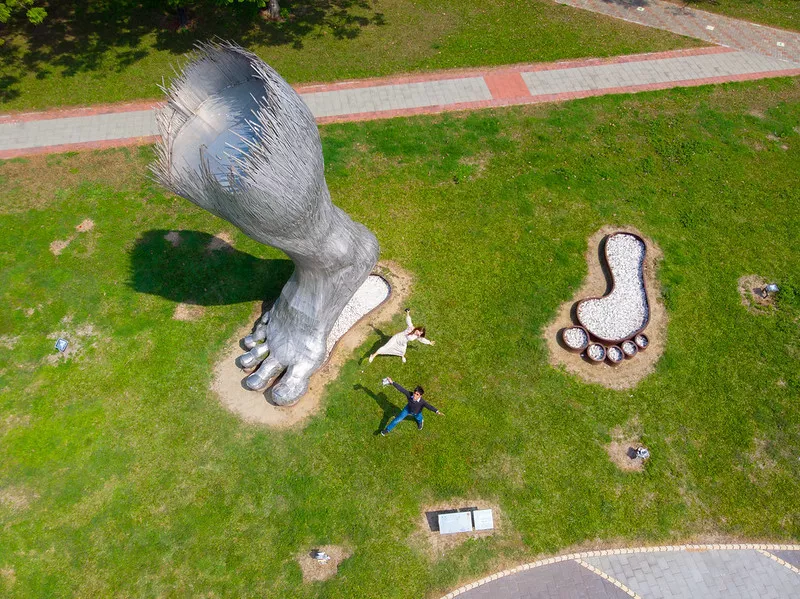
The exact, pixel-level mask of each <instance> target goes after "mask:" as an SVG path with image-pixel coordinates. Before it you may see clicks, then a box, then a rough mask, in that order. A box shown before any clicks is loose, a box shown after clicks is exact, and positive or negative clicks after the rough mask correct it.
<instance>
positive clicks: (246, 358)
mask: <svg viewBox="0 0 800 599" xmlns="http://www.w3.org/2000/svg"><path fill="white" fill-rule="evenodd" d="M245 343H246V340H245ZM268 353H269V347H267V344H266V343H262V344H261V345H257V346H256V347H254V348H253V349H251V350H250V351H249V352H247V353H246V354H242V355H241V356H239V366H240V367H241V368H253V366H256V365H257V364H258V363H259V362H261V360H263V359H264V356H266V355H267V354H268Z"/></svg>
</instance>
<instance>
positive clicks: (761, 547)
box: [441, 543, 800, 599]
mask: <svg viewBox="0 0 800 599" xmlns="http://www.w3.org/2000/svg"><path fill="white" fill-rule="evenodd" d="M746 549H755V550H757V551H800V545H794V544H785V545H782V544H776V543H728V544H724V543H723V544H714V545H708V544H699V545H692V544H686V545H662V546H660V547H628V548H625V549H601V550H597V551H583V552H581V553H568V554H566V555H558V556H556V557H550V558H546V559H540V560H537V561H535V562H529V563H527V564H522V565H520V566H516V567H515V568H510V569H508V570H503V571H502V572H498V573H496V574H492V575H490V576H486V577H485V578H481V579H480V580H478V581H476V582H472V583H470V584H466V585H464V586H461V587H459V588H457V589H456V590H454V591H450V592H449V593H447V594H446V595H442V597H441V599H453V597H457V596H458V595H461V594H462V593H466V592H467V591H470V590H472V589H474V588H476V587H479V586H483V585H485V584H487V583H489V582H492V581H494V580H497V579H498V578H503V577H505V576H510V575H512V574H517V573H519V572H524V571H525V570H530V569H532V568H538V567H540V566H549V565H550V564H558V563H561V562H567V561H574V560H580V559H581V558H584V557H599V556H603V555H626V554H631V553H659V552H667V551H720V550H746ZM770 559H774V560H775V561H778V560H780V561H778V563H780V564H781V565H784V566H787V567H790V569H792V570H794V569H795V568H794V566H791V565H790V564H787V563H786V562H785V561H784V560H782V559H780V558H779V557H777V556H772V557H770Z"/></svg>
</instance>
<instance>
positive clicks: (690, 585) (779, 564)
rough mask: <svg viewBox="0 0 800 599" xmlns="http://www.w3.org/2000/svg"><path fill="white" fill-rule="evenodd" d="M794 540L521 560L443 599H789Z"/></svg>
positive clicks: (799, 581)
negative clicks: (518, 564)
mask: <svg viewBox="0 0 800 599" xmlns="http://www.w3.org/2000/svg"><path fill="white" fill-rule="evenodd" d="M799 563H800V545H712V546H709V545H704V546H701V545H695V546H692V545H688V546H680V547H660V548H645V549H615V550H608V551H590V552H587V553H583V554H573V555H567V556H561V557H558V558H551V559H547V560H542V561H539V562H535V563H533V564H526V565H524V566H520V567H519V568H516V569H514V570H513V571H506V572H502V573H499V574H494V575H492V576H489V577H487V578H485V579H483V580H481V581H478V582H476V583H472V584H469V585H466V586H465V587H462V588H460V589H457V590H456V591H453V592H451V593H448V594H447V595H446V597H445V598H443V599H451V598H453V597H459V598H461V599H578V598H586V599H627V598H629V597H638V598H640V599H767V598H770V599H796V598H797V597H800V569H798V567H797V566H798V564H799Z"/></svg>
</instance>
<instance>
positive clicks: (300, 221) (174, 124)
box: [152, 44, 378, 405]
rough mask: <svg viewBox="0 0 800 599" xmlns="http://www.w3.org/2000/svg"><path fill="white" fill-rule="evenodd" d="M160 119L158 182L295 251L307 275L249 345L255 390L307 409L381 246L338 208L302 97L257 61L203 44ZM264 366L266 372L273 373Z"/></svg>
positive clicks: (299, 273) (289, 286) (295, 278)
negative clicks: (332, 338)
mask: <svg viewBox="0 0 800 599" xmlns="http://www.w3.org/2000/svg"><path fill="white" fill-rule="evenodd" d="M164 91H165V93H166V94H167V104H166V106H165V107H164V108H163V109H161V110H160V111H159V113H158V115H157V119H158V125H159V129H160V132H161V141H160V143H159V144H158V146H157V150H158V160H157V161H156V162H155V164H154V165H153V167H152V169H153V172H154V174H155V176H156V178H157V179H158V181H159V182H160V183H161V184H162V185H163V186H164V187H166V188H168V189H170V190H171V191H173V192H175V193H176V194H178V195H180V196H182V197H184V198H186V199H188V200H190V201H192V202H194V203H195V204H197V205H198V206H201V207H202V208H205V209H206V210H208V211H209V212H212V213H213V214H215V215H217V216H219V217H221V218H224V219H225V220H227V221H229V222H231V223H233V224H234V225H236V226H237V227H239V229H241V230H242V231H243V232H244V233H245V234H246V235H248V236H249V237H252V238H253V239H255V240H256V241H259V242H261V243H264V244H267V245H271V246H274V247H276V248H279V249H281V250H283V251H284V252H286V254H287V255H288V256H289V257H290V258H291V259H292V260H293V261H294V264H295V271H294V273H293V274H292V276H291V278H290V279H289V281H288V282H287V283H286V285H285V286H284V288H283V290H282V291H281V294H280V297H279V298H278V299H277V301H276V302H275V304H274V305H273V307H272V309H271V310H270V312H268V313H266V314H265V315H264V316H263V317H262V319H261V323H260V325H259V326H258V327H257V328H256V331H255V332H254V334H253V335H252V336H250V337H249V338H248V339H247V340H246V343H247V344H248V345H250V346H252V349H251V350H250V351H249V352H247V353H246V354H245V355H244V356H242V357H241V358H240V364H241V365H242V366H243V367H245V368H250V367H254V366H257V365H258V364H259V363H261V366H260V367H259V368H258V369H257V370H256V371H255V372H253V373H252V374H251V375H250V376H248V377H247V380H246V384H247V386H248V387H250V388H251V389H254V390H261V389H264V388H266V387H267V385H268V383H269V381H270V380H271V379H274V378H275V377H277V376H278V375H280V374H281V373H284V371H285V373H284V374H283V377H282V378H281V379H280V381H279V382H278V383H276V384H275V385H274V386H273V387H272V390H271V391H272V398H273V401H274V402H275V403H276V404H278V405H290V404H293V403H295V402H296V401H297V400H298V399H299V398H300V397H301V396H302V395H303V393H305V391H306V390H307V389H308V379H309V377H310V376H311V375H312V374H313V373H314V372H315V371H316V370H317V369H318V368H319V367H320V366H321V365H322V363H323V361H324V360H325V355H326V347H325V344H326V340H327V337H328V334H329V333H330V331H331V328H332V327H333V325H334V322H335V321H336V319H337V317H338V316H339V314H340V313H341V312H342V309H343V308H344V307H345V305H346V304H347V302H348V301H349V300H350V298H351V297H352V296H353V294H354V293H355V292H356V290H357V289H358V288H359V286H360V285H361V284H362V283H363V282H364V280H365V279H366V278H367V276H368V275H369V273H370V271H371V270H372V268H373V267H374V266H375V264H376V262H377V260H378V242H377V240H376V239H375V236H374V235H373V234H372V233H371V232H370V231H369V230H368V229H367V228H366V227H364V226H363V225H361V224H358V223H355V222H353V221H352V220H351V219H350V217H349V216H347V214H345V213H344V212H343V211H342V210H341V209H339V208H338V207H336V206H334V205H333V204H332V203H331V199H330V194H329V192H328V187H327V185H326V183H325V177H324V163H323V158H322V146H321V144H320V139H319V132H318V130H317V126H316V123H315V121H314V117H313V115H312V114H311V112H310V110H309V109H308V107H307V106H306V105H305V104H304V103H303V101H302V100H301V99H300V96H298V95H297V93H296V92H295V91H294V90H293V89H292V88H291V87H290V86H289V84H288V83H286V81H284V80H283V79H282V78H281V77H280V76H279V75H278V74H277V73H276V72H275V71H274V70H273V69H272V68H271V67H269V66H268V65H266V64H265V63H264V62H263V61H261V60H260V59H259V58H258V57H257V56H255V55H254V54H251V53H249V52H247V51H245V50H243V49H242V48H239V47H238V46H235V45H232V44H202V45H200V46H199V47H198V50H197V52H196V53H195V55H194V56H193V57H192V58H191V60H190V62H189V63H188V64H187V65H186V66H185V67H184V68H183V70H182V72H181V73H180V74H179V75H178V77H176V79H174V80H173V81H172V83H171V85H170V86H169V88H168V89H165V90H164ZM262 362H263V363H262Z"/></svg>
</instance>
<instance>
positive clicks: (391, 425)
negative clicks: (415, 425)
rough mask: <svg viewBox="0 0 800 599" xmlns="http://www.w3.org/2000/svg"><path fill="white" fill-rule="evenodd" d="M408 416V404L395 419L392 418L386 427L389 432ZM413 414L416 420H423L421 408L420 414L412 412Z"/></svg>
mask: <svg viewBox="0 0 800 599" xmlns="http://www.w3.org/2000/svg"><path fill="white" fill-rule="evenodd" d="M406 416H408V406H406V407H405V408H403V410H402V411H401V412H400V413H399V414H398V415H397V416H396V417H395V419H394V420H392V421H391V422H390V423H389V424H388V426H387V427H386V432H387V433H388V432H391V430H392V429H393V428H394V427H396V426H397V425H398V424H400V423H401V422H402V421H403V419H404V418H405V417H406ZM412 416H413V417H414V420H416V421H417V422H422V411H421V410H420V412H419V414H412Z"/></svg>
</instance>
